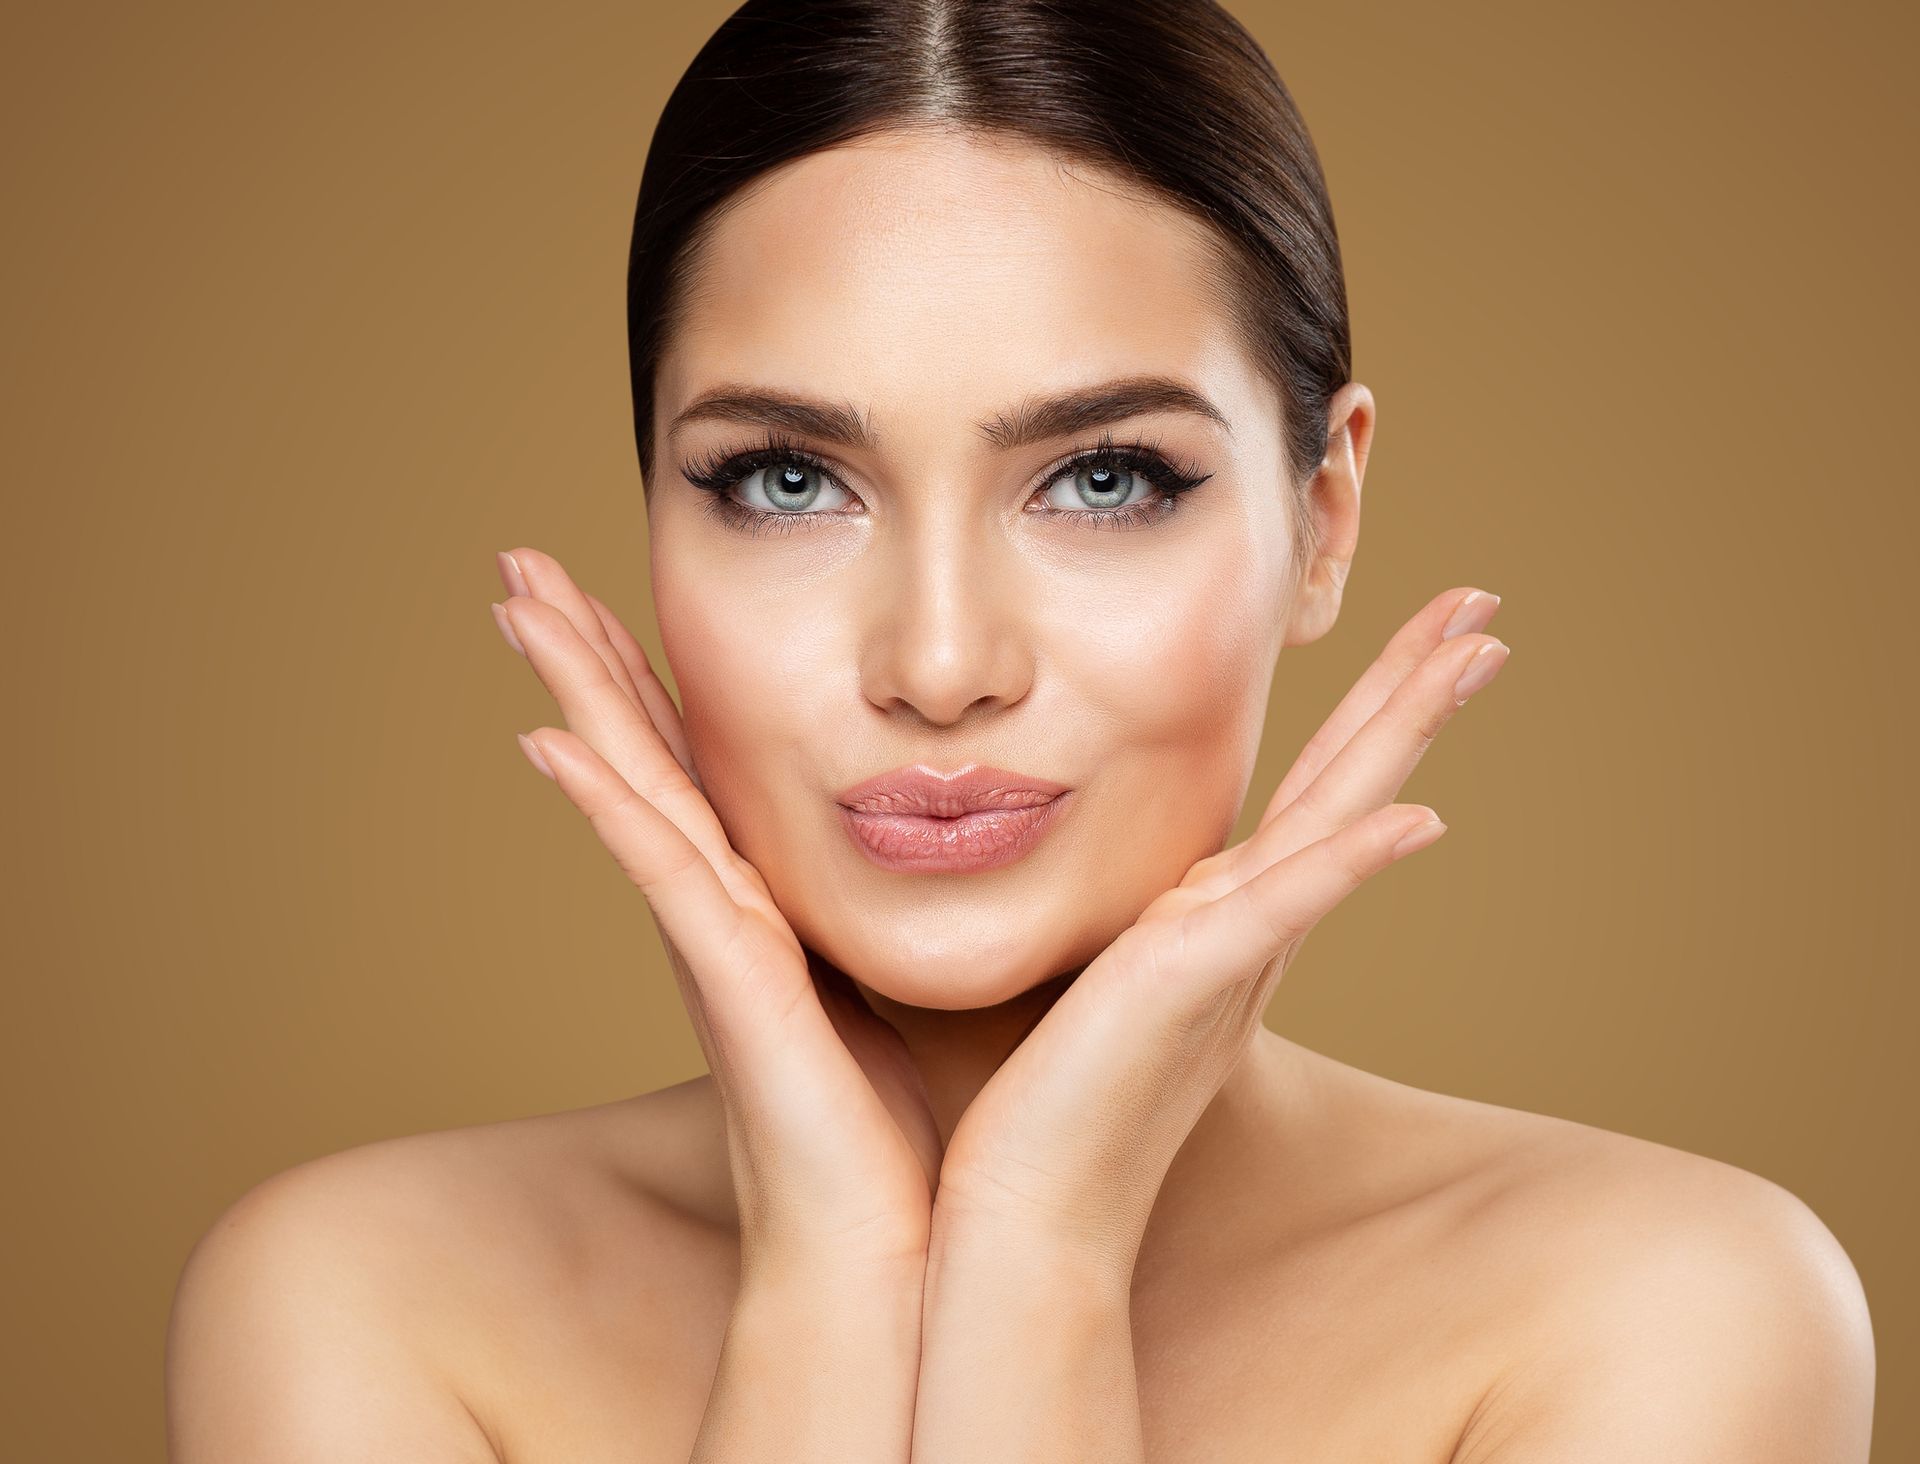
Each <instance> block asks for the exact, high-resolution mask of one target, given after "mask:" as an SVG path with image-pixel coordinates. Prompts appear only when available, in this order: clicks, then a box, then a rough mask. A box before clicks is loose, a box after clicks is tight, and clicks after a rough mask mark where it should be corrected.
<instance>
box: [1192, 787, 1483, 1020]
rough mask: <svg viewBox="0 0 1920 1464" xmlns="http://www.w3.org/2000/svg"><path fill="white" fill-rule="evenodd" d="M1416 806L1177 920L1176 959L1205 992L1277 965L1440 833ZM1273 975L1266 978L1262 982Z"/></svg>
mask: <svg viewBox="0 0 1920 1464" xmlns="http://www.w3.org/2000/svg"><path fill="white" fill-rule="evenodd" d="M1446 827H1447V826H1446V825H1445V824H1444V823H1442V822H1440V818H1439V815H1437V814H1436V813H1434V811H1433V810H1432V809H1431V808H1428V807H1426V806H1425V805H1423V804H1405V803H1394V804H1389V805H1388V806H1387V807H1385V808H1382V809H1378V810H1376V811H1374V812H1373V813H1370V814H1368V815H1366V816H1365V817H1364V818H1361V819H1358V820H1356V821H1355V822H1353V823H1350V824H1347V825H1346V826H1345V827H1343V828H1340V829H1338V830H1336V831H1335V832H1333V833H1331V834H1329V835H1328V836H1327V837H1325V838H1324V839H1318V840H1316V841H1314V842H1313V843H1311V844H1308V845H1307V846H1306V847H1305V848H1302V849H1296V850H1295V851H1294V852H1293V853H1291V854H1289V855H1287V856H1286V858H1284V859H1281V860H1279V861H1278V862H1276V863H1274V864H1272V865H1270V866H1268V867H1267V868H1266V869H1263V870H1261V871H1260V872H1259V873H1258V874H1256V875H1254V876H1253V877H1252V878H1251V879H1249V880H1246V881H1245V882H1244V883H1241V884H1238V885H1235V886H1234V887H1233V888H1232V889H1230V890H1228V891H1227V892H1226V893H1225V894H1223V895H1221V896H1220V897H1219V898H1218V899H1216V900H1212V901H1210V902H1208V903H1206V904H1203V905H1199V906H1196V907H1195V908H1194V909H1192V910H1190V911H1188V912H1187V914H1186V915H1185V916H1183V917H1182V920H1181V926H1180V935H1181V939H1182V942H1183V943H1182V946H1181V958H1182V960H1183V962H1185V963H1187V968H1188V969H1189V970H1191V971H1193V972H1195V973H1197V974H1198V976H1199V979H1202V980H1205V981H1207V982H1208V983H1209V984H1210V985H1212V986H1218V985H1220V984H1223V983H1224V982H1230V981H1233V980H1239V979H1244V978H1246V977H1248V976H1251V975H1253V974H1255V973H1257V972H1260V971H1262V970H1263V969H1264V968H1265V967H1266V966H1267V965H1268V963H1269V962H1275V961H1276V959H1277V962H1278V967H1279V969H1284V967H1285V964H1286V961H1287V960H1288V959H1290V958H1291V956H1292V953H1293V951H1294V950H1295V949H1297V948H1298V946H1299V945H1300V942H1302V941H1303V940H1305V939H1306V936H1307V932H1308V931H1310V930H1312V929H1313V927H1314V926H1315V925H1316V924H1318V923H1319V922H1320V920H1322V919H1323V918H1324V917H1325V916H1326V915H1327V914H1328V913H1329V912H1330V911H1331V910H1332V909H1333V908H1334V906H1336V905H1338V904H1339V903H1340V902H1341V901H1342V900H1344V899H1345V898H1346V897H1347V896H1348V895H1350V894H1351V893H1353V891H1354V890H1355V889H1357V888H1359V886H1360V885H1361V884H1363V883H1365V882H1366V881H1367V880H1368V879H1370V878H1372V877H1373V876H1374V875H1375V874H1378V873H1379V872H1380V871H1381V870H1383V869H1385V868H1386V867H1387V866H1388V865H1389V864H1392V863H1394V862H1395V861H1396V860H1399V859H1402V858H1404V857H1406V856H1407V855H1408V854H1412V853H1414V852H1415V851H1417V850H1419V849H1424V848H1426V847H1427V845H1428V844H1430V843H1432V842H1433V841H1434V840H1435V839H1437V838H1439V837H1440V835H1441V834H1443V833H1445V832H1446ZM1278 974H1279V970H1278V969H1276V970H1274V971H1270V972H1268V973H1267V975H1268V978H1269V982H1270V981H1271V980H1276V979H1278Z"/></svg>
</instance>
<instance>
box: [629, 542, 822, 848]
mask: <svg viewBox="0 0 1920 1464" xmlns="http://www.w3.org/2000/svg"><path fill="white" fill-rule="evenodd" d="M739 584H740V577H739V572H738V571H737V570H734V571H722V570H716V571H714V572H711V573H705V574H702V573H701V572H700V571H699V569H698V568H697V567H695V568H692V569H689V570H686V571H684V572H676V571H674V570H672V569H667V570H666V572H665V573H656V578H655V582H654V603H655V607H656V609H657V612H658V616H659V623H660V636H661V644H662V646H663V647H664V649H665V651H666V655H667V660H668V662H669V663H670V664H671V666H672V667H673V673H674V681H675V685H676V687H677V689H678V691H679V696H680V707H681V719H682V722H683V725H684V727H685V730H686V734H687V742H688V745H689V747H690V748H691V749H692V752H693V759H694V766H695V767H696V768H697V769H698V770H699V773H700V778H701V782H702V784H703V785H704V787H705V790H706V794H707V799H708V801H709V802H710V803H711V804H712V805H713V809H714V812H715V813H716V814H717V815H719V818H720V821H721V824H722V825H723V826H724V827H725V828H726V830H727V835H728V838H729V839H730V840H731V841H732V843H733V846H734V848H735V849H736V850H738V851H739V852H740V854H741V855H742V856H744V857H745V858H746V859H747V860H748V861H749V862H750V863H753V862H756V857H755V856H756V854H759V855H761V856H765V855H767V854H768V853H769V852H770V850H768V849H767V848H765V847H763V844H764V841H766V840H768V839H770V838H771V837H772V834H773V832H774V831H776V830H778V829H779V828H780V827H782V826H783V820H782V819H780V818H778V817H772V818H770V817H767V816H766V814H767V813H768V811H770V810H776V809H780V808H784V807H785V806H786V805H787V803H788V802H789V801H790V800H791V798H792V797H793V792H794V790H793V787H792V784H793V780H794V777H795V775H796V771H798V772H799V773H801V774H802V775H804V772H805V770H806V769H807V768H808V767H809V766H810V764H809V763H808V762H807V760H806V759H805V758H803V757H800V756H799V754H798V749H800V748H802V747H804V746H806V745H808V743H809V741H810V738H809V728H810V726H811V725H812V724H813V721H814V719H813V718H812V717H810V716H809V715H807V708H809V707H810V706H813V705H815V704H817V703H818V701H819V699H820V697H821V694H822V690H823V687H826V686H829V685H831V684H833V680H834V671H833V669H832V668H831V667H830V666H829V665H827V664H825V662H827V661H828V660H830V659H832V655H830V654H829V652H828V650H827V649H825V648H823V647H822V646H821V644H820V642H819V640H818V637H817V635H815V633H814V628H810V627H809V626H807V625H806V624H804V623H803V622H801V621H799V620H796V619H794V618H793V617H791V616H790V615H783V614H782V613H781V612H780V605H781V603H783V602H782V601H780V600H777V599H776V600H773V601H768V602H763V601H762V600H761V599H760V598H759V597H756V596H754V595H751V594H748V595H743V594H741V593H739V592H738V586H739ZM784 603H786V604H791V603H793V602H792V601H785V602H784ZM833 654H840V653H838V652H834V653H833ZM842 659H844V656H843V655H842ZM753 809H757V810H760V815H759V816H757V817H751V818H750V817H747V816H746V814H745V812H744V811H745V810H753Z"/></svg>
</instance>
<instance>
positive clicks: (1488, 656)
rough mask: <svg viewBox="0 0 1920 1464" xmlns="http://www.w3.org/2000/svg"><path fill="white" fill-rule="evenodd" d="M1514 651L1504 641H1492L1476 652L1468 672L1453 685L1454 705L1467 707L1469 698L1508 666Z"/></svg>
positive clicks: (1462, 674) (1468, 665) (1462, 673)
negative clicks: (1509, 657)
mask: <svg viewBox="0 0 1920 1464" xmlns="http://www.w3.org/2000/svg"><path fill="white" fill-rule="evenodd" d="M1512 650H1513V648H1512V647H1511V646H1509V645H1507V644H1506V642H1504V641H1491V642H1489V643H1488V644H1486V645H1484V646H1482V647H1480V649H1479V650H1477V651H1475V652H1474V653H1473V655H1472V656H1471V657H1470V658H1469V659H1468V661H1467V668H1466V670H1464V671H1462V672H1461V673H1460V679H1459V680H1458V681H1456V682H1454V683H1453V700H1454V705H1456V706H1465V705H1466V704H1467V698H1468V697H1470V696H1472V695H1473V694H1474V693H1475V692H1476V691H1478V690H1479V689H1480V688H1481V687H1483V686H1485V685H1486V684H1487V683H1488V682H1489V681H1491V680H1493V678H1494V675H1495V673H1496V672H1498V671H1499V669H1500V668H1501V667H1502V666H1504V665H1506V664H1507V657H1508V656H1509V655H1511V654H1512Z"/></svg>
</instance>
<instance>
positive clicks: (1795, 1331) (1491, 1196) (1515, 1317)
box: [1394, 1085, 1875, 1464]
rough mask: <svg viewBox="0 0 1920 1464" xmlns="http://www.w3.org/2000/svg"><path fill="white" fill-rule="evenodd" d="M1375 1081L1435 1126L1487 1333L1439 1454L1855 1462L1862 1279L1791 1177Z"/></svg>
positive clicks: (1868, 1391) (1867, 1344)
mask: <svg viewBox="0 0 1920 1464" xmlns="http://www.w3.org/2000/svg"><path fill="white" fill-rule="evenodd" d="M1394 1086H1396V1087H1397V1086H1399V1085H1394ZM1397 1101H1400V1102H1403V1103H1407V1104H1409V1105H1411V1107H1412V1108H1414V1109H1417V1110H1419V1111H1421V1112H1422V1113H1423V1114H1424V1117H1423V1118H1422V1120H1421V1122H1422V1123H1425V1124H1430V1125H1432V1130H1431V1132H1432V1133H1433V1134H1435V1135H1439V1134H1452V1135H1454V1136H1455V1137H1454V1142H1453V1148H1452V1152H1453V1153H1454V1154H1455V1155H1456V1157H1458V1158H1459V1159H1460V1160H1461V1161H1462V1162H1461V1163H1460V1165H1459V1167H1458V1170H1457V1176H1458V1177H1457V1181H1456V1183H1455V1184H1453V1185H1452V1186H1450V1187H1449V1190H1448V1192H1449V1193H1450V1195H1451V1197H1452V1201H1451V1202H1452V1204H1453V1206H1454V1210H1455V1216H1456V1219H1457V1222H1458V1223H1457V1224H1455V1225H1454V1226H1452V1227H1451V1229H1452V1232H1453V1234H1454V1236H1455V1240H1454V1241H1453V1243H1452V1249H1453V1253H1454V1255H1455V1256H1456V1257H1457V1258H1458V1259H1459V1260H1460V1261H1461V1262H1462V1263H1463V1264H1464V1265H1465V1266H1466V1267H1467V1268H1468V1272H1469V1274H1472V1275H1474V1276H1476V1277H1477V1278H1478V1281H1479V1283H1480V1286H1481V1294H1482V1295H1483V1296H1484V1297H1485V1299H1486V1301H1487V1303H1488V1306H1487V1316H1488V1317H1489V1320H1490V1327H1491V1329H1492V1331H1493V1334H1494V1335H1497V1337H1498V1339H1499V1340H1498V1346H1497V1349H1496V1353H1497V1356H1498V1357H1499V1358H1500V1363H1499V1365H1498V1366H1497V1368H1496V1369H1495V1370H1494V1371H1495V1375H1494V1377H1493V1378H1492V1380H1491V1382H1490V1383H1489V1385H1488V1386H1487V1388H1486V1390H1485V1392H1484V1395H1483V1396H1482V1397H1481V1398H1480V1401H1479V1404H1478V1406H1477V1407H1476V1408H1475V1409H1474V1411H1473V1414H1472V1417H1471V1419H1470V1421H1469V1423H1468V1424H1467V1427H1466V1430H1465V1434H1464V1437H1463V1438H1462V1440H1461V1442H1460V1445H1459V1447H1458V1449H1457V1451H1456V1452H1455V1455H1454V1464H1493V1461H1499V1460H1504V1459H1508V1458H1516V1459H1517V1458H1521V1457H1525V1458H1528V1459H1539V1460H1554V1461H1560V1460H1565V1461H1569V1464H1571V1461H1575V1460H1585V1459H1588V1458H1592V1459H1594V1460H1599V1459H1602V1458H1617V1457H1619V1456H1620V1455H1621V1454H1622V1453H1627V1452H1634V1453H1640V1454H1643V1455H1649V1456H1651V1455H1658V1456H1659V1457H1661V1458H1666V1459H1672V1460H1676V1461H1692V1460H1696V1459H1697V1460H1700V1461H1706V1460H1709V1459H1724V1458H1743V1459H1748V1460H1753V1461H1768V1460H1781V1461H1785V1460H1790V1459H1792V1460H1798V1459H1807V1458H1820V1459H1831V1460H1835V1461H1841V1460H1858V1461H1861V1464H1864V1461H1865V1460H1866V1458H1867V1445H1868V1436H1869V1432H1870V1428H1871V1419H1872V1412H1873V1392H1874V1367H1875V1364H1874V1344H1873V1334H1872V1327H1871V1322H1870V1319H1869V1315H1868V1310H1867V1303H1866V1297H1865V1294H1864V1292H1863V1290H1862V1287H1861V1284H1860V1279H1859V1276H1858V1274H1857V1273H1856V1271H1855V1269H1854V1266H1853V1264H1852V1262H1851V1260H1850V1259H1849V1258H1848V1256H1847V1254H1846V1251H1845V1249H1844V1248H1843V1247H1842V1245H1841V1243H1840V1241H1839V1240H1838V1239H1837V1238H1836V1237H1835V1235H1834V1234H1833V1232H1832V1231H1831V1230H1830V1229H1829V1228H1828V1226H1827V1225H1826V1223H1825V1222H1824V1221H1823V1220H1822V1219H1821V1218H1820V1217H1819V1216H1818V1215H1817V1214H1816V1213H1815V1212H1814V1211H1813V1209H1812V1208H1811V1207H1810V1206H1809V1205H1807V1204H1806V1203H1805V1202H1804V1201H1803V1200H1801V1199H1800V1198H1799V1197H1798V1196H1797V1195H1795V1194H1793V1193H1792V1192H1791V1191H1790V1190H1788V1189H1786V1188H1785V1187H1783V1186H1782V1185H1780V1184H1778V1183H1776V1182H1774V1181H1772V1180H1770V1179H1767V1178H1764V1177H1763V1176H1761V1175H1758V1174H1755V1173H1753V1172H1751V1171H1749V1170H1746V1169H1742V1168H1740V1167H1739V1166H1737V1165H1733V1164H1729V1163H1726V1162H1723V1161H1720V1160H1717V1159H1712V1158H1709V1157H1706V1156H1704V1155H1700V1154H1694V1153H1689V1152H1687V1151H1685V1150H1681V1149H1677V1148H1673V1147H1670V1146H1668V1145H1664V1144H1659V1143H1655V1142H1651V1141H1649V1140H1645V1139H1640V1138H1635V1137H1632V1136H1630V1135H1626V1134H1621V1133H1615V1132H1612V1131H1609V1130H1606V1129H1601V1128H1596V1127H1593V1126H1590V1125H1586V1124H1581V1123H1576V1122H1572V1121H1570V1120H1565V1119H1559V1118H1554V1117H1549V1116H1547V1115H1542V1114H1536V1113H1529V1112H1525V1111H1522V1110H1517V1109H1511V1108H1504V1107H1500V1106H1498V1105H1493V1104H1486V1103H1478V1102H1473V1101H1471V1100H1465V1099H1458V1098H1450V1097H1446V1096H1444V1095H1438V1094H1430V1093H1422V1092H1420V1091H1419V1090H1413V1089H1402V1092H1401V1094H1400V1095H1399V1097H1398V1100H1397ZM1436 1149H1437V1150H1438V1151H1440V1152H1445V1151H1446V1150H1447V1145H1446V1144H1445V1143H1444V1142H1441V1143H1438V1144H1437V1145H1436Z"/></svg>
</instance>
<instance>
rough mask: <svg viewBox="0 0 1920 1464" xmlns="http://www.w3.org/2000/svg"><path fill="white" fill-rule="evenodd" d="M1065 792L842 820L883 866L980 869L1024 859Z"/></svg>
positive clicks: (843, 809)
mask: <svg viewBox="0 0 1920 1464" xmlns="http://www.w3.org/2000/svg"><path fill="white" fill-rule="evenodd" d="M1066 801H1067V794H1065V793H1062V794H1060V795H1059V796H1058V797H1056V798H1051V799H1049V800H1048V801H1047V802H1045V803H1041V804H1036V805H1035V806H1034V807H1032V808H991V809H982V810H981V811H980V812H978V813H967V814H962V815H961V816H960V817H959V818H936V817H931V816H927V815H922V814H915V813H856V812H855V811H854V810H853V809H851V808H848V807H847V806H846V805H845V804H842V805H840V820H841V822H842V823H844V824H845V825H846V826H847V832H848V833H850V834H851V835H852V836H853V841H854V843H856V844H858V845H859V846H860V852H861V853H863V854H865V855H866V856H867V858H868V859H870V860H872V861H873V862H874V863H875V864H877V865H879V866H880V867H881V868H882V869H893V870H900V871H903V872H906V873H910V874H977V873H978V872H980V871H981V870H984V869H998V868H999V867H1000V866H1001V865H1003V864H1011V863H1013V862H1014V860H1016V859H1018V858H1020V857H1021V856H1022V855H1024V854H1025V853H1026V852H1027V851H1028V850H1029V849H1031V848H1032V847H1033V846H1034V845H1035V844H1037V843H1039V842H1040V839H1041V836H1042V835H1044V834H1045V833H1046V831H1047V830H1048V829H1049V828H1051V827H1052V825H1053V821H1054V818H1055V817H1056V816H1057V814H1058V813H1059V811H1060V808H1061V805H1063V804H1064V803H1065V802H1066Z"/></svg>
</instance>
